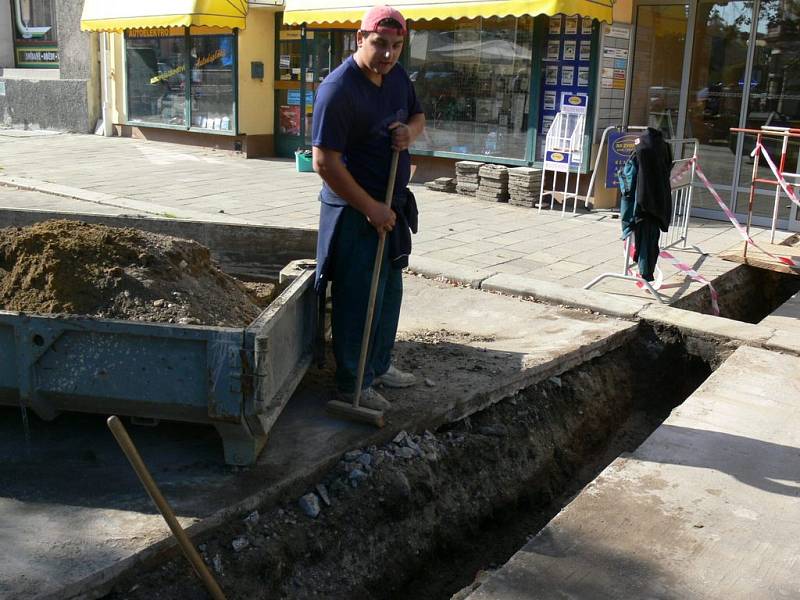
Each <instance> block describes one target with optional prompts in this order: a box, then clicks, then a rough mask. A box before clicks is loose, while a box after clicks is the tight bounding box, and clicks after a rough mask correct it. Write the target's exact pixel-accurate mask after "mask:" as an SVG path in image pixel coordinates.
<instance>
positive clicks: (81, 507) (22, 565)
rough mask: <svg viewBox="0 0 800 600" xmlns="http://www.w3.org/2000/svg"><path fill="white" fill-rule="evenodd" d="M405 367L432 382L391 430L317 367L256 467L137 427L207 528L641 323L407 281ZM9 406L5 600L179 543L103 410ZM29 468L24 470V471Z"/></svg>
mask: <svg viewBox="0 0 800 600" xmlns="http://www.w3.org/2000/svg"><path fill="white" fill-rule="evenodd" d="M404 282H405V285H406V296H405V301H404V305H403V312H402V315H401V322H400V334H399V342H398V345H397V361H398V363H399V364H400V366H401V367H404V368H412V369H414V370H415V371H416V372H417V373H418V375H419V376H420V377H421V378H429V379H431V380H432V381H433V382H434V383H435V384H436V387H428V386H425V385H419V386H417V387H415V388H411V389H407V390H386V396H387V397H388V398H389V399H391V400H392V401H393V404H394V408H393V409H392V411H391V412H390V413H388V415H387V420H388V425H387V427H386V428H384V429H381V430H377V429H373V428H371V427H369V426H366V425H361V424H355V423H348V422H344V421H340V420H335V419H332V418H330V417H329V416H327V415H326V413H325V410H324V406H325V402H326V401H327V400H328V399H329V398H330V397H331V396H332V388H333V378H332V373H331V371H330V368H328V369H325V370H316V369H312V370H311V371H310V372H309V374H308V375H307V376H306V378H305V379H304V380H303V382H302V384H301V386H300V388H299V389H298V390H297V392H296V393H295V395H294V396H293V397H292V399H291V400H290V401H289V403H288V405H287V407H286V409H285V410H284V412H283V413H282V414H281V417H280V418H279V419H278V421H277V423H276V425H275V427H274V429H273V430H272V432H271V434H270V438H269V440H268V442H267V446H266V448H265V450H264V452H263V453H262V455H261V457H260V459H259V461H258V463H257V464H256V465H255V466H253V467H250V468H246V469H237V468H232V467H227V466H225V465H224V464H223V462H222V449H221V444H220V441H219V439H218V436H217V435H216V433H215V431H214V430H213V429H212V428H211V427H201V426H196V425H189V424H174V423H173V424H169V423H161V424H160V425H159V426H158V427H136V426H130V427H129V431H130V433H131V436H132V438H133V440H134V442H135V443H136V444H137V445H138V446H139V450H140V452H141V453H142V455H143V458H144V460H145V462H146V463H147V464H148V465H149V466H150V468H151V470H152V471H153V474H154V477H155V479H156V481H157V482H158V483H159V484H160V485H161V486H162V489H163V492H164V494H165V496H166V497H167V499H168V500H169V501H170V502H171V503H172V504H173V507H174V508H175V510H176V512H177V514H178V516H179V520H180V521H181V523H182V524H183V525H184V526H187V527H189V530H190V532H191V533H193V534H198V533H200V532H202V531H204V530H206V529H207V528H209V527H212V526H214V525H215V524H217V523H219V522H220V521H221V520H222V519H224V518H226V517H230V516H231V515H241V516H244V515H246V514H247V513H248V512H249V511H251V510H253V509H254V508H255V507H257V506H258V505H259V504H260V503H262V502H265V501H272V500H275V499H276V498H278V497H281V496H282V495H283V496H286V497H288V498H289V499H292V498H298V497H299V496H300V495H302V494H303V493H305V492H306V491H308V489H309V487H310V486H311V485H312V484H313V483H314V482H316V481H318V478H319V477H321V474H322V473H324V471H326V470H327V469H328V468H330V467H331V466H333V465H334V464H335V463H336V462H337V461H338V460H339V457H340V456H341V455H342V453H343V452H345V451H346V450H349V449H352V448H355V447H363V446H366V445H369V444H373V443H382V442H385V441H387V440H388V439H390V438H391V437H393V436H394V435H395V434H396V433H397V431H400V430H403V429H405V430H413V431H422V430H424V429H426V428H429V429H433V428H435V427H436V426H437V425H439V424H441V423H444V422H446V421H449V420H452V419H458V418H460V417H463V416H466V415H468V414H471V413H473V412H475V411H477V410H480V409H481V408H483V407H486V406H488V405H490V404H492V403H493V402H496V401H498V400H500V399H502V398H504V397H506V396H508V395H509V394H513V393H514V392H516V391H518V390H519V389H521V388H524V387H527V386H528V385H531V384H532V383H534V382H537V381H540V380H541V379H543V378H547V377H551V376H553V375H557V374H559V373H561V372H563V371H564V370H567V369H569V368H571V367H573V366H574V365H576V364H579V363H581V362H583V361H585V360H589V359H591V358H594V357H596V356H599V355H600V354H602V353H604V352H606V351H609V350H611V349H613V348H616V347H618V346H619V345H621V344H624V343H626V341H627V340H629V339H631V337H632V336H633V335H635V330H636V325H635V324H634V323H631V322H629V321H624V320H619V319H611V318H606V317H601V316H598V315H591V314H587V313H584V312H580V311H574V310H568V309H563V308H559V307H555V306H548V305H543V304H536V303H533V302H526V301H523V300H520V299H518V298H509V297H503V296H500V295H491V294H486V293H485V292H481V291H479V290H472V289H465V288H456V287H453V286H448V285H446V284H443V283H439V282H433V281H429V280H427V279H424V278H421V277H417V276H413V275H408V276H406V277H404ZM27 417H28V419H29V422H30V427H29V431H28V433H27V434H26V432H25V429H24V427H23V421H22V418H21V411H20V410H19V409H16V408H8V407H4V408H0V597H2V598H9V599H10V598H31V597H38V598H53V599H55V598H58V599H59V600H61V599H64V598H71V597H73V596H75V595H77V594H80V593H84V592H86V591H87V590H95V591H98V590H99V591H102V589H104V585H106V584H107V583H108V582H109V581H110V580H111V579H112V578H113V577H114V576H115V575H117V574H119V573H120V572H122V571H124V570H125V569H126V568H128V567H130V566H132V565H134V564H136V563H137V561H140V560H143V559H145V558H146V557H148V556H152V555H153V554H155V553H156V552H158V551H160V550H163V549H164V547H165V546H166V545H168V544H171V543H172V538H171V537H169V535H168V531H167V529H166V526H165V525H164V524H163V522H162V521H161V518H160V516H158V515H157V514H156V513H155V510H154V508H153V507H152V506H151V504H150V502H149V499H148V498H147V496H146V495H145V493H144V491H143V490H142V488H141V486H140V484H139V482H138V480H137V479H136V477H135V475H134V474H133V472H132V471H131V469H130V467H129V466H128V465H127V463H126V460H125V458H124V456H123V455H122V453H121V452H120V450H119V449H118V448H117V447H116V445H115V442H114V440H113V438H112V437H111V435H110V433H109V432H108V430H107V429H106V427H105V423H104V417H105V416H104V415H76V414H64V415H61V416H60V417H58V418H57V419H56V420H54V421H53V422H50V423H45V422H42V421H39V420H38V419H37V418H36V417H35V416H33V415H31V414H28V415H27ZM23 474H24V476H23Z"/></svg>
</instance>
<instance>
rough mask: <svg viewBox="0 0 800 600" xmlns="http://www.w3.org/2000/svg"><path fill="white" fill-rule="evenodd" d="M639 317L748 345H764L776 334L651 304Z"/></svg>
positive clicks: (761, 328)
mask: <svg viewBox="0 0 800 600" xmlns="http://www.w3.org/2000/svg"><path fill="white" fill-rule="evenodd" d="M639 317H640V318H642V319H644V320H645V321H651V322H654V323H661V324H664V325H673V326H675V327H678V328H680V329H686V330H689V331H692V332H694V333H697V334H700V335H708V336H711V337H716V338H727V339H733V340H740V341H742V342H745V343H748V344H757V345H761V344H764V343H765V342H766V341H767V340H769V339H770V338H771V337H772V336H773V335H774V333H775V330H774V329H771V328H769V327H764V326H763V325H753V324H752V323H743V322H741V321H734V320H733V319H725V318H723V317H714V316H712V315H704V314H701V313H696V312H690V311H688V310H682V309H680V308H674V307H672V306H664V305H663V304H651V305H650V306H648V307H647V308H645V309H644V310H643V311H642V312H640V313H639Z"/></svg>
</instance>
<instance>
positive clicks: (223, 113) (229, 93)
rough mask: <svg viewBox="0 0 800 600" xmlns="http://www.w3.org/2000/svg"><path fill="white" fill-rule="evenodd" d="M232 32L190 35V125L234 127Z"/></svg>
mask: <svg viewBox="0 0 800 600" xmlns="http://www.w3.org/2000/svg"><path fill="white" fill-rule="evenodd" d="M233 43H234V39H233V36H232V35H206V36H192V50H191V64H192V83H191V92H192V125H194V126H195V127H200V128H202V129H213V130H215V131H216V130H222V131H232V130H233V97H234V93H233V88H234V79H233V57H234V52H233Z"/></svg>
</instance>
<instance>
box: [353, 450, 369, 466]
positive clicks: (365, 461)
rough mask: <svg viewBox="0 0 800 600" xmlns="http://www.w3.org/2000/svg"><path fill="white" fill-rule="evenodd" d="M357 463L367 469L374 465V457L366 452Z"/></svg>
mask: <svg viewBox="0 0 800 600" xmlns="http://www.w3.org/2000/svg"><path fill="white" fill-rule="evenodd" d="M356 462H358V463H360V464H361V465H363V466H365V467H368V466H370V465H371V464H372V456H371V455H370V454H368V453H367V452H364V453H362V454H361V455H360V456H359V457H358V458H357V459H356Z"/></svg>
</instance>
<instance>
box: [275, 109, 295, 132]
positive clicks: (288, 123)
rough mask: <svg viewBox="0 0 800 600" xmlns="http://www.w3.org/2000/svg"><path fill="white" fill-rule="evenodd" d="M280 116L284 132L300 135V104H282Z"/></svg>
mask: <svg viewBox="0 0 800 600" xmlns="http://www.w3.org/2000/svg"><path fill="white" fill-rule="evenodd" d="M279 117H280V129H281V133H282V134H284V135H300V106H281V107H280V108H279Z"/></svg>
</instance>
